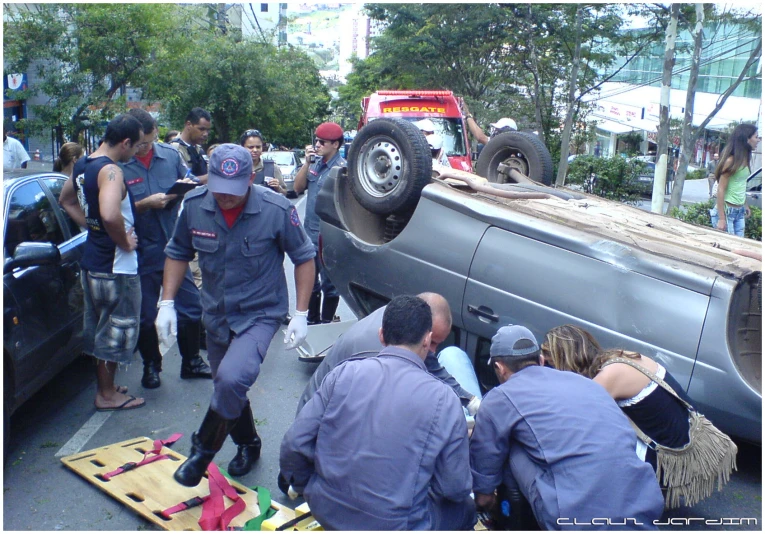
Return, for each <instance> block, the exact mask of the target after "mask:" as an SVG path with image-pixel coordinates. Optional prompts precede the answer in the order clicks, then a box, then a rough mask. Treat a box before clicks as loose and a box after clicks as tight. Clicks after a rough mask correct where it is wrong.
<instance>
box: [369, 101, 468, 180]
mask: <svg viewBox="0 0 765 534" xmlns="http://www.w3.org/2000/svg"><path fill="white" fill-rule="evenodd" d="M361 108H362V110H363V112H362V115H361V120H359V126H358V128H359V130H360V129H361V128H362V127H363V126H364V125H366V124H367V123H368V122H370V121H372V120H374V119H378V118H401V119H405V120H408V121H412V122H415V121H418V120H420V119H424V118H429V119H430V120H431V121H433V124H434V125H435V127H436V130H435V133H437V134H439V135H440V136H441V138H442V139H443V143H444V144H443V148H444V150H445V151H446V155H447V157H448V158H449V163H450V164H451V166H452V167H453V168H455V169H460V170H462V171H468V172H472V171H473V163H472V161H471V158H470V143H469V141H468V136H467V134H468V128H467V124H465V120H464V118H463V117H462V98H461V97H459V96H455V95H454V93H452V92H451V91H413V90H397V91H393V90H390V91H377V92H376V93H372V95H371V96H368V97H365V98H363V99H362V100H361Z"/></svg>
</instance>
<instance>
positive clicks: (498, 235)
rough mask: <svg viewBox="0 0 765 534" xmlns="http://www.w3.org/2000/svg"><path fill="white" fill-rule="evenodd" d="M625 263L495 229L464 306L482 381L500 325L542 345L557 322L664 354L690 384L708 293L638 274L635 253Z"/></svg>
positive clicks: (611, 343) (477, 261)
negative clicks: (524, 331) (521, 330)
mask: <svg viewBox="0 0 765 534" xmlns="http://www.w3.org/2000/svg"><path fill="white" fill-rule="evenodd" d="M612 245H613V246H614V247H617V248H618V245H617V244H616V243H613V244H612ZM624 263H625V265H622V264H619V262H618V261H604V260H602V259H596V258H595V257H590V256H587V255H585V254H582V253H577V252H573V251H572V250H568V249H566V248H563V247H561V246H556V245H552V244H550V243H546V242H544V241H543V240H541V239H540V238H539V237H535V238H531V237H528V236H525V235H521V234H518V233H514V232H510V231H507V230H504V229H501V228H497V227H491V228H489V229H488V230H487V231H486V234H485V235H484V237H483V239H482V240H481V242H480V243H479V245H478V249H477V251H476V254H475V257H474V259H473V262H472V264H471V266H470V272H469V275H468V280H467V285H466V288H465V299H464V302H463V309H462V317H463V321H464V323H465V329H466V330H467V331H468V332H470V333H471V334H473V335H474V336H476V337H477V338H478V341H477V345H476V346H477V348H476V350H475V356H476V372H477V374H478V375H479V379H481V381H482V382H485V381H487V380H490V379H491V378H492V377H493V373H492V372H491V370H490V369H489V368H488V352H487V351H488V345H487V343H488V342H489V340H491V337H492V336H493V335H494V334H495V333H496V331H497V329H498V328H499V327H501V326H504V325H507V324H521V325H524V326H526V327H528V328H529V329H530V330H531V331H532V332H533V333H534V335H535V336H536V338H537V340H538V341H539V342H540V343H541V342H542V341H543V340H544V336H545V334H546V333H547V331H548V330H550V329H551V328H553V327H555V326H559V325H563V324H567V323H572V324H576V325H579V326H581V327H583V328H585V329H587V330H589V331H590V332H591V333H592V334H593V335H594V336H595V338H596V339H597V340H598V341H599V342H600V344H601V345H602V346H603V347H619V348H625V349H630V350H636V351H640V352H642V353H643V354H646V355H648V356H650V357H652V358H656V359H658V360H660V361H661V362H662V363H663V364H665V366H666V367H667V368H668V369H669V370H670V372H672V374H673V375H674V377H675V378H676V379H677V380H678V381H679V382H680V383H681V384H682V385H683V387H684V388H687V387H688V383H689V380H690V376H691V372H692V370H693V364H694V361H695V355H696V350H697V347H698V343H699V339H700V336H701V330H702V326H703V324H704V317H705V314H706V310H707V307H708V304H709V296H708V295H703V294H701V293H699V292H695V291H690V290H688V289H685V288H682V287H679V286H678V285H675V284H672V283H669V282H666V281H663V280H661V279H659V278H656V277H651V276H646V275H644V274H641V273H639V272H636V271H635V270H632V269H630V268H629V258H627V259H625V260H624ZM473 342H474V343H475V340H474V341H473ZM483 353H485V356H486V357H481V355H482V354H483ZM482 377H483V379H482Z"/></svg>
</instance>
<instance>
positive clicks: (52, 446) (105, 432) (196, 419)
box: [3, 197, 762, 530]
mask: <svg viewBox="0 0 765 534" xmlns="http://www.w3.org/2000/svg"><path fill="white" fill-rule="evenodd" d="M303 198H304V197H303ZM297 204H298V206H299V207H300V208H302V206H303V205H304V201H303V200H302V198H301V200H300V201H298V202H297ZM301 211H302V210H301ZM285 266H286V268H287V271H288V273H287V279H288V281H289V282H290V285H292V282H291V281H292V268H291V264H290V263H289V261H287V262H286V264H285ZM290 291H291V295H292V296H293V298H294V290H293V289H291V290H290ZM292 308H294V302H293V304H292ZM339 314H340V316H341V318H342V319H343V320H349V319H352V318H353V315H352V314H351V312H350V311H349V309H348V308H347V306H345V305H344V304H341V307H340V309H339ZM136 358H137V359H136V362H135V363H133V364H132V365H130V366H129V367H127V368H126V369H120V371H119V372H118V380H117V382H118V383H119V384H125V385H127V386H128V387H129V388H130V392H131V393H134V394H136V395H139V396H143V397H145V398H146V401H147V405H146V406H145V407H143V408H141V409H138V410H131V411H125V412H119V413H115V412H103V413H100V412H96V411H95V409H94V406H93V400H94V397H95V367H94V365H93V363H92V361H89V360H88V359H84V358H83V359H80V360H78V361H76V362H74V363H73V364H72V365H70V366H69V367H68V368H67V369H65V370H64V371H63V372H62V373H61V374H60V375H59V376H58V377H57V378H56V379H55V380H54V381H53V382H51V383H50V384H48V386H46V387H45V388H44V389H42V390H41V391H40V392H39V393H38V394H37V395H35V396H34V397H33V398H32V399H31V400H29V401H28V402H27V403H25V404H24V405H23V406H22V407H21V408H20V409H19V410H18V411H17V412H16V413H15V414H14V416H13V417H12V419H11V437H10V445H9V450H8V457H7V461H6V464H5V467H4V470H3V472H4V477H3V497H4V498H3V528H4V529H5V530H159V528H158V527H155V526H154V525H153V524H152V523H150V522H148V521H145V520H144V519H143V518H141V517H140V516H138V515H136V514H134V513H133V512H132V511H130V510H129V509H128V508H126V507H124V506H122V505H121V504H120V503H119V502H118V501H116V500H114V499H112V498H111V497H109V496H108V495H107V494H105V493H102V492H101V491H100V490H99V489H98V488H96V487H95V486H94V485H91V484H88V483H87V482H86V481H85V480H83V479H82V478H80V477H79V476H78V475H76V474H74V473H73V472H71V471H69V470H68V469H67V468H65V467H64V466H63V464H62V463H61V461H60V456H62V455H65V454H74V453H76V452H80V451H86V450H89V449H93V448H97V447H102V446H104V445H108V444H111V443H116V442H120V441H124V440H127V439H131V438H135V437H140V436H147V437H150V438H152V439H158V438H166V437H168V436H170V435H171V434H173V433H175V432H181V433H183V434H184V437H183V438H182V439H181V440H180V441H179V442H178V443H177V444H176V445H175V446H174V447H173V448H174V449H175V450H177V451H178V452H180V453H181V454H184V455H187V454H188V453H189V449H190V437H191V433H192V432H193V431H194V430H196V429H197V428H198V426H199V423H200V422H201V420H202V417H203V416H204V413H205V411H206V409H207V406H208V404H209V400H210V396H211V394H212V383H211V381H209V380H181V379H180V378H179V372H180V357H179V355H178V352H177V350H176V348H175V347H173V348H172V349H171V350H170V351H169V352H168V354H166V356H165V360H164V363H163V368H164V371H163V372H162V374H161V378H162V386H161V387H160V388H159V389H155V390H144V389H143V388H142V387H141V385H140V379H141V365H140V357H138V356H136ZM315 367H316V364H306V363H301V362H299V361H298V360H297V356H296V354H295V352H294V351H291V352H285V351H284V350H283V344H282V338H281V336H280V335H279V334H277V336H276V337H275V338H274V341H273V342H272V344H271V348H270V350H269V352H268V355H267V358H266V360H265V362H264V363H263V366H262V368H261V375H260V377H259V379H258V381H257V382H256V384H255V385H254V387H253V388H252V389H251V390H250V393H249V398H250V401H251V403H252V408H253V412H254V414H255V417H256V424H257V427H258V432H259V433H260V435H261V437H262V439H263V451H262V456H261V459H260V461H259V462H258V463H257V465H256V466H255V468H254V469H253V470H252V471H251V472H250V473H249V474H248V475H246V476H244V477H242V478H241V479H240V481H241V482H242V483H243V484H245V485H247V486H253V485H259V486H265V487H268V488H270V489H271V490H272V493H273V496H274V499H275V500H277V501H278V502H281V503H282V504H285V505H288V506H292V507H294V506H296V505H297V504H299V503H300V502H301V501H290V500H289V499H288V498H287V497H286V496H285V495H283V494H281V492H280V491H279V490H278V489H277V486H276V477H277V474H278V471H279V444H280V442H281V438H282V436H283V435H284V433H285V431H286V430H287V428H288V427H289V425H290V423H291V422H292V419H293V417H294V413H295V408H296V406H297V401H298V398H299V397H300V394H301V393H302V391H303V388H304V386H305V384H306V382H307V380H308V378H309V377H310V376H311V374H312V373H313V370H314V369H315ZM234 453H235V446H234V445H233V443H232V442H231V441H230V440H228V441H227V442H226V444H225V445H224V447H223V450H222V451H221V452H220V453H219V454H218V455H217V457H216V463H218V465H220V466H222V467H225V466H226V465H227V464H228V461H229V460H230V459H231V458H232V457H233V456H234ZM169 483H174V482H172V481H170V482H169ZM691 518H692V519H691ZM723 518H730V519H726V520H725V521H722V520H723ZM744 518H750V520H749V521H747V522H743V524H740V525H738V526H735V525H731V524H730V523H732V522H733V521H731V519H733V520H739V519H744ZM664 522H665V523H667V525H666V526H662V527H660V528H662V529H666V530H680V529H683V530H723V529H725V530H734V529H741V530H761V529H762V526H761V525H762V458H761V448H760V447H759V446H752V445H748V444H745V443H742V444H740V450H739V455H738V471H737V472H736V473H734V475H733V477H732V480H731V482H730V483H729V484H728V485H727V486H726V487H725V488H724V490H723V491H722V492H721V493H715V494H714V495H713V496H712V497H710V498H709V499H707V500H705V501H702V502H701V503H700V504H698V505H697V506H694V507H693V508H680V509H678V510H674V511H672V512H671V513H666V514H665V518H664ZM715 523H717V524H715ZM721 523H727V524H726V525H723V524H721Z"/></svg>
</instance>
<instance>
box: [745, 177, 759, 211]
mask: <svg viewBox="0 0 765 534" xmlns="http://www.w3.org/2000/svg"><path fill="white" fill-rule="evenodd" d="M746 203H747V205H748V206H749V207H752V206H756V207H758V208H760V209H762V169H759V170H757V171H755V172H753V173H752V175H751V176H749V178H748V179H747V180H746Z"/></svg>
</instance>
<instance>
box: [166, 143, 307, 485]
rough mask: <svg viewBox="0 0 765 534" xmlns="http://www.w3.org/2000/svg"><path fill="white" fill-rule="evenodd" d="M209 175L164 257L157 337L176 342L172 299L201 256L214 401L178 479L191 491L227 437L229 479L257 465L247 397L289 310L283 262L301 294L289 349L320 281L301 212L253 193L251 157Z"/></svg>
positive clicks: (238, 155) (192, 196) (232, 158)
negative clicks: (231, 453)
mask: <svg viewBox="0 0 765 534" xmlns="http://www.w3.org/2000/svg"><path fill="white" fill-rule="evenodd" d="M208 171H209V174H208V184H207V187H200V188H197V189H196V190H195V191H192V192H190V193H188V194H187V195H186V197H185V199H184V201H183V205H182V207H181V212H180V214H179V215H178V222H177V224H176V227H175V232H174V234H173V237H172V239H171V240H170V242H169V243H168V245H167V248H166V249H165V254H166V256H167V259H166V260H165V277H164V283H163V298H164V300H162V301H160V302H159V304H158V306H159V312H158V314H157V322H156V324H157V331H158V332H159V336H160V338H162V339H166V338H171V337H172V335H173V334H174V333H175V329H176V314H175V310H174V303H173V299H174V298H175V296H176V293H177V291H178V288H179V287H180V285H181V282H182V280H183V278H184V274H185V272H186V267H187V265H188V262H189V261H190V260H191V259H192V258H193V257H194V254H195V253H198V254H199V266H200V268H201V270H202V281H203V284H202V308H203V310H204V316H203V317H204V324H205V328H206V329H207V356H208V358H209V361H210V366H211V367H212V374H213V386H214V392H213V397H212V400H211V402H210V407H209V409H208V411H207V414H206V415H205V418H204V420H203V421H202V424H201V426H200V428H199V430H198V431H197V432H195V433H194V435H193V436H192V448H191V454H190V455H189V458H188V460H186V462H184V463H183V465H181V467H180V468H179V469H178V470H177V471H176V472H175V474H174V477H175V479H176V480H177V481H178V482H179V483H181V484H183V485H185V486H196V485H197V484H198V483H199V481H200V480H201V478H202V476H203V474H204V472H205V469H206V468H207V465H208V464H209V463H210V462H211V461H212V459H213V457H214V456H215V454H216V453H217V452H218V451H219V450H220V449H221V447H222V446H223V443H224V441H225V439H226V436H227V435H228V434H229V433H230V434H231V437H232V439H233V440H234V443H236V444H237V446H238V449H237V454H236V456H235V457H234V459H233V460H232V461H231V463H230V464H229V466H228V472H229V473H230V474H232V475H235V476H240V475H243V474H245V473H247V472H248V471H249V470H250V468H251V466H252V462H253V461H255V460H256V459H257V458H259V457H260V446H261V441H260V438H259V437H258V434H257V432H256V431H255V422H254V418H253V415H252V409H251V407H250V404H249V401H248V399H247V391H248V390H249V388H250V387H251V386H252V384H253V383H254V382H255V380H256V378H257V377H258V374H259V372H260V365H261V363H262V362H263V359H264V358H265V356H266V352H267V351H268V346H269V344H270V343H271V339H272V338H273V336H274V334H275V333H276V331H277V329H278V328H279V325H280V323H281V320H282V318H283V317H284V316H285V315H286V314H287V311H288V306H289V300H288V295H287V282H286V279H285V275H284V253H285V252H286V253H287V255H289V257H290V259H291V260H292V262H293V263H294V264H295V286H296V306H295V307H296V311H295V313H294V317H293V318H292V320H291V321H290V323H289V326H288V327H287V335H286V336H285V338H284V342H285V343H289V344H288V345H287V347H286V348H287V349H288V350H289V349H292V348H295V347H296V346H297V345H298V344H300V343H302V341H303V340H304V339H305V336H306V334H307V332H308V326H307V323H306V317H307V316H308V300H309V299H310V295H311V289H312V286H313V282H314V263H313V258H314V255H315V252H314V247H313V244H312V243H311V241H310V240H309V239H308V237H307V236H306V234H305V231H304V230H303V228H302V225H301V224H300V218H299V217H298V214H297V210H296V209H295V207H294V206H293V205H292V204H291V203H290V201H289V200H287V199H286V198H285V197H283V196H282V195H279V194H278V193H275V192H274V191H272V190H270V189H268V188H265V187H262V186H257V185H252V181H253V176H252V158H251V156H250V154H249V153H248V152H247V150H246V149H245V148H243V147H241V146H238V145H234V144H230V143H227V144H224V145H221V146H219V147H218V148H216V149H215V151H214V152H213V153H212V156H211V158H210V166H209V169H208Z"/></svg>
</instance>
